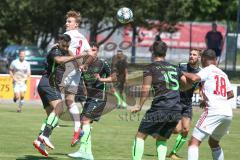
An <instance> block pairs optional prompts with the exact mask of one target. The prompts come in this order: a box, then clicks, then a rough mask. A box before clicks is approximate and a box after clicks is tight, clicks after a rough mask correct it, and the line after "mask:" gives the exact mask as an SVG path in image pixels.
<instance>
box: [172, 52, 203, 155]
mask: <svg viewBox="0 0 240 160" xmlns="http://www.w3.org/2000/svg"><path fill="white" fill-rule="evenodd" d="M200 54H201V53H200V50H198V49H193V50H191V52H190V54H189V59H188V63H180V64H179V68H180V70H181V71H184V72H189V73H198V72H199V71H200V70H201V68H200V66H199V60H200ZM197 84H198V83H196V84H194V85H193V86H192V87H191V88H190V89H187V90H185V91H180V103H181V105H182V118H181V120H180V121H179V122H178V125H177V127H176V129H175V131H174V133H179V135H178V137H177V139H176V142H175V144H174V147H173V149H172V150H171V152H170V154H169V156H168V157H170V158H172V159H180V156H178V155H177V151H179V150H180V148H181V147H182V146H183V145H184V143H185V142H186V141H187V135H188V132H189V129H190V126H191V119H192V97H193V92H194V90H195V89H196V87H197V86H198V85H197Z"/></svg>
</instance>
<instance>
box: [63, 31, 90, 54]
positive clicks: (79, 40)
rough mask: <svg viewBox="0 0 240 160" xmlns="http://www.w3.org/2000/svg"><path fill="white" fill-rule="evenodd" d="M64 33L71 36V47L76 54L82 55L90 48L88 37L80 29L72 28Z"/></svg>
mask: <svg viewBox="0 0 240 160" xmlns="http://www.w3.org/2000/svg"><path fill="white" fill-rule="evenodd" d="M64 34H68V35H69V36H70V37H71V43H70V46H69V49H70V51H72V52H73V54H74V55H80V54H81V53H82V52H83V51H88V50H90V45H89V43H88V41H87V39H86V38H85V37H84V36H83V35H82V34H81V33H80V32H79V31H78V30H70V31H67V32H65V33H64Z"/></svg>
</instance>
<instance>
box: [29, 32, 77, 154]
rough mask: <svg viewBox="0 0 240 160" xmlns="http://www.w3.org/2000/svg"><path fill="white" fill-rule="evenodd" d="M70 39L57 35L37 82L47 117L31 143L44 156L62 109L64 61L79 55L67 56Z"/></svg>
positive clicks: (50, 145) (51, 145)
mask: <svg viewBox="0 0 240 160" xmlns="http://www.w3.org/2000/svg"><path fill="white" fill-rule="evenodd" d="M70 41H71V38H70V36H69V35H67V34H63V35H60V36H59V39H58V44H57V45H56V46H54V47H53V48H52V49H51V50H50V51H49V53H48V56H47V68H46V73H45V74H44V75H43V76H42V78H41V80H40V82H39V84H38V93H39V95H40V97H41V100H42V103H43V106H44V109H45V111H46V113H47V115H48V117H47V119H46V120H45V122H44V123H43V124H42V127H41V131H40V134H39V136H38V138H37V139H36V140H35V141H33V145H34V147H35V148H36V149H37V150H38V151H39V152H40V153H41V154H42V155H44V156H48V152H47V150H46V148H45V145H46V146H47V147H49V148H51V149H53V148H54V146H53V144H52V143H51V142H50V140H49V136H50V135H51V133H52V130H53V129H54V128H55V127H56V125H57V123H58V119H59V115H60V114H61V113H62V110H63V100H62V97H61V90H62V88H61V86H60V84H61V81H62V78H63V74H64V71H65V65H64V63H66V62H67V61H71V60H75V59H76V58H78V57H80V56H77V57H75V56H69V53H68V52H69V50H68V47H69V45H70Z"/></svg>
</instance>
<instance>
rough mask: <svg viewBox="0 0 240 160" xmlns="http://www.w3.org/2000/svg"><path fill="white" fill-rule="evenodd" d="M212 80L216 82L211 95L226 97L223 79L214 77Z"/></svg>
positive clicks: (217, 76)
mask: <svg viewBox="0 0 240 160" xmlns="http://www.w3.org/2000/svg"><path fill="white" fill-rule="evenodd" d="M214 79H215V82H216V88H215V90H214V91H213V93H214V94H216V95H222V96H223V97H226V93H227V89H226V81H225V78H223V77H220V76H219V75H215V77H214Z"/></svg>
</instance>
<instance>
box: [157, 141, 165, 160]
mask: <svg viewBox="0 0 240 160" xmlns="http://www.w3.org/2000/svg"><path fill="white" fill-rule="evenodd" d="M156 147H157V153H158V160H165V159H166V154H167V141H160V140H157V141H156Z"/></svg>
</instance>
